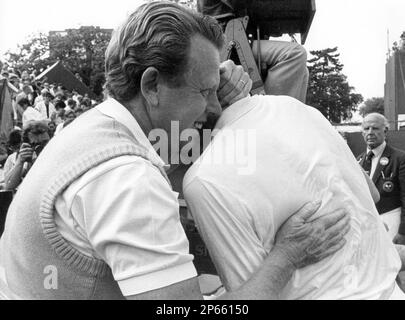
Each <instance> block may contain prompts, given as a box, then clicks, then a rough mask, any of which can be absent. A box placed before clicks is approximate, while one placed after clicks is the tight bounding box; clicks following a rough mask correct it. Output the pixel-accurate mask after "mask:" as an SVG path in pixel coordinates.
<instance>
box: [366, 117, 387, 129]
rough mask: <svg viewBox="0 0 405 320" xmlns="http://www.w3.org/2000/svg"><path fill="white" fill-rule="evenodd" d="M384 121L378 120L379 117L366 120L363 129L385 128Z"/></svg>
mask: <svg viewBox="0 0 405 320" xmlns="http://www.w3.org/2000/svg"><path fill="white" fill-rule="evenodd" d="M383 126H384V120H382V119H380V118H377V117H370V118H368V119H364V121H363V127H383Z"/></svg>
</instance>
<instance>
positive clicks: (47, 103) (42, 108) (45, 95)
mask: <svg viewBox="0 0 405 320" xmlns="http://www.w3.org/2000/svg"><path fill="white" fill-rule="evenodd" d="M41 95H42V99H43V100H42V101H41V102H40V103H38V104H37V105H36V106H35V109H37V110H38V111H39V112H40V113H41V115H42V118H43V119H48V120H52V115H53V114H55V113H56V109H55V106H54V105H53V103H52V102H51V97H52V96H51V94H50V92H49V91H48V89H42V91H41Z"/></svg>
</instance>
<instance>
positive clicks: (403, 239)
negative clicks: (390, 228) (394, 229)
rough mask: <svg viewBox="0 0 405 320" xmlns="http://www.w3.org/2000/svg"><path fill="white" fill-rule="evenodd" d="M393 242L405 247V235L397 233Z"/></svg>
mask: <svg viewBox="0 0 405 320" xmlns="http://www.w3.org/2000/svg"><path fill="white" fill-rule="evenodd" d="M393 242H394V243H395V244H402V245H405V235H402V234H400V233H397V235H396V236H395V237H394V240H393Z"/></svg>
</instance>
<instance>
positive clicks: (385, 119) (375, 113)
mask: <svg viewBox="0 0 405 320" xmlns="http://www.w3.org/2000/svg"><path fill="white" fill-rule="evenodd" d="M369 116H373V117H376V118H378V119H379V120H380V121H381V122H383V123H384V127H385V128H387V129H389V128H390V124H389V122H388V120H387V118H386V117H385V116H384V115H382V114H381V113H378V112H372V113H368V114H366V115H365V116H364V118H363V123H362V125H363V124H364V121H365V120H366V118H367V117H369Z"/></svg>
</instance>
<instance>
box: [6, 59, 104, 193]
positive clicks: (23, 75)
mask: <svg viewBox="0 0 405 320" xmlns="http://www.w3.org/2000/svg"><path fill="white" fill-rule="evenodd" d="M4 78H6V79H7V80H8V83H9V85H11V86H13V87H14V88H15V92H14V93H13V94H12V107H13V108H12V109H13V111H12V112H13V115H12V117H13V125H14V130H13V131H12V132H11V133H10V135H9V139H8V141H0V190H3V189H6V190H13V189H15V187H16V185H15V183H13V184H11V187H10V185H9V186H7V177H8V175H9V173H10V172H13V171H14V172H16V171H18V172H21V175H20V174H17V175H15V177H16V178H15V179H14V181H18V183H17V186H18V184H19V183H20V181H21V179H22V178H23V176H24V174H25V173H26V172H24V170H22V167H23V166H22V164H23V163H26V162H27V161H22V160H24V159H25V158H24V157H25V154H26V153H30V154H31V155H30V156H28V158H30V157H31V158H32V156H34V157H33V161H35V156H36V154H35V150H34V149H33V146H32V145H31V144H30V141H29V139H27V140H26V141H23V140H24V139H23V137H28V132H31V133H30V137H31V138H32V132H34V136H35V135H36V133H40V134H42V133H43V131H44V128H46V129H47V132H46V134H47V136H49V138H48V139H45V140H44V141H45V142H42V144H43V143H46V142H47V141H49V139H51V138H52V137H53V136H54V135H56V134H58V133H59V132H60V131H61V130H62V129H63V128H64V127H66V126H67V125H69V124H70V123H71V122H72V121H73V120H74V119H75V118H76V117H78V116H80V114H82V113H83V112H86V111H87V110H89V109H91V108H93V107H94V106H96V105H97V103H98V102H97V101H94V100H91V99H90V98H89V96H88V95H87V94H86V95H84V96H83V95H80V94H79V93H78V92H76V91H74V90H73V91H71V90H68V89H67V88H66V87H64V86H63V85H62V84H60V83H49V82H47V79H45V80H43V81H37V80H36V75H35V72H33V73H29V72H28V71H27V70H21V71H20V70H15V69H12V68H10V67H9V66H8V65H7V63H4V64H3V63H1V61H0V79H4ZM14 88H13V89H14ZM33 128H34V129H33ZM34 140H35V139H34ZM27 150H29V152H27ZM23 158H24V159H23ZM17 160H19V161H17ZM33 161H31V162H30V163H32V162H33ZM16 165H18V166H19V168H17V169H18V170H13V169H16V167H15V166H16ZM25 168H26V167H25ZM20 169H21V170H20ZM28 169H29V168H28ZM25 171H27V170H25Z"/></svg>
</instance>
